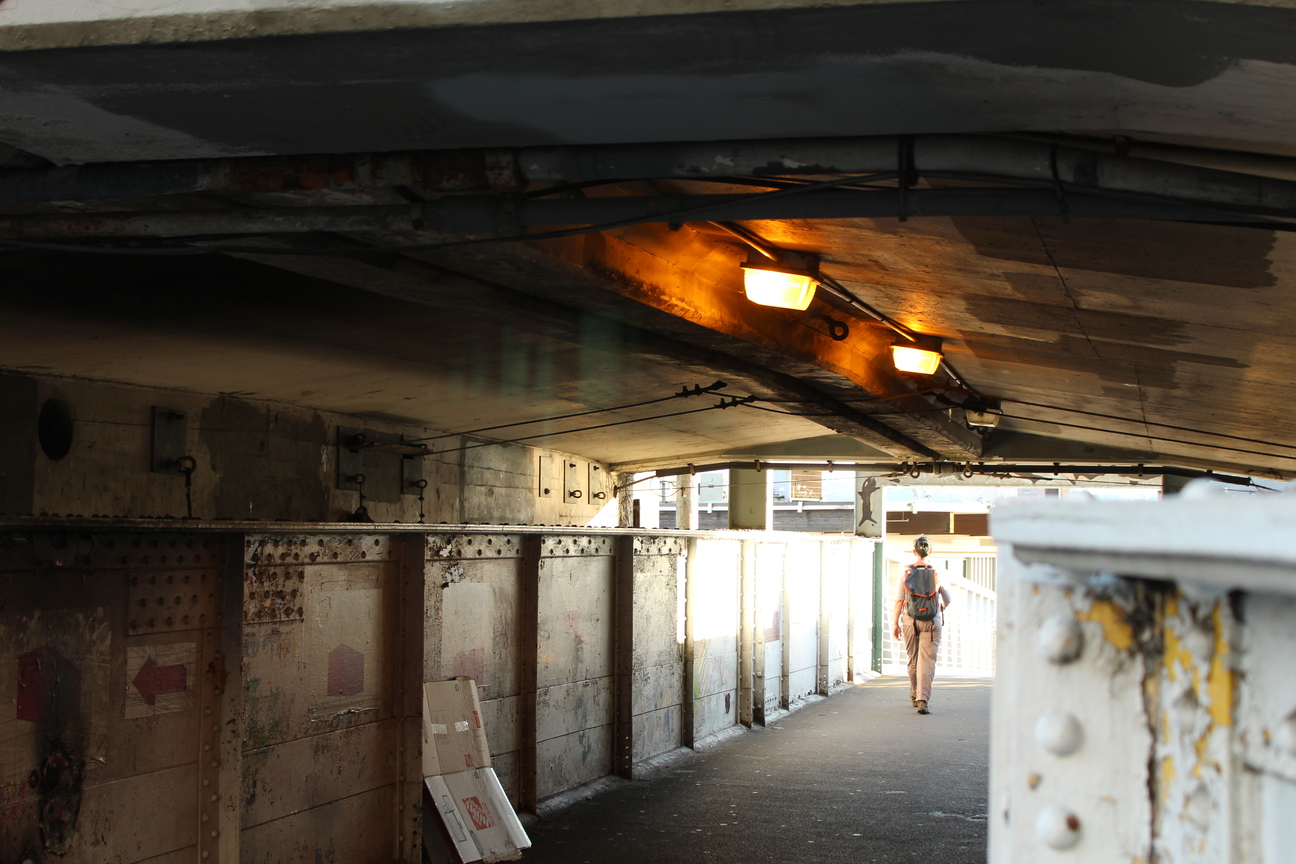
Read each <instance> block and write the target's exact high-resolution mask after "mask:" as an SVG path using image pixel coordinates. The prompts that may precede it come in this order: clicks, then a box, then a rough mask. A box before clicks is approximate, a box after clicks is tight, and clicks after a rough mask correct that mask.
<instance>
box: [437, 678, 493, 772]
mask: <svg viewBox="0 0 1296 864" xmlns="http://www.w3.org/2000/svg"><path fill="white" fill-rule="evenodd" d="M490 764H491V761H490V747H489V746H488V745H487V744H486V730H485V729H483V728H482V720H481V703H480V702H479V701H478V700H477V683H476V682H475V681H473V679H471V678H455V679H454V680H452V681H433V682H431V683H428V684H424V685H423V776H424V777H430V776H434V775H437V774H453V773H456V772H462V771H471V770H473V769H476V768H489V767H490Z"/></svg>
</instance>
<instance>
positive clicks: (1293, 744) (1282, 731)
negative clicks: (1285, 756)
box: [1274, 712, 1296, 756]
mask: <svg viewBox="0 0 1296 864" xmlns="http://www.w3.org/2000/svg"><path fill="white" fill-rule="evenodd" d="M1274 739H1275V742H1276V743H1277V744H1278V746H1279V747H1281V748H1282V749H1284V750H1286V751H1287V752H1288V753H1290V754H1291V755H1293V756H1296V712H1293V713H1292V714H1291V715H1289V716H1288V717H1287V719H1286V720H1284V721H1282V723H1280V724H1279V726H1278V733H1277V734H1276V735H1275V736H1274Z"/></svg>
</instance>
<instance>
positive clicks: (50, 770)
mask: <svg viewBox="0 0 1296 864" xmlns="http://www.w3.org/2000/svg"><path fill="white" fill-rule="evenodd" d="M17 701H18V719H19V720H26V721H27V722H30V723H35V724H36V725H37V727H38V729H39V739H38V740H39V741H40V750H39V755H38V758H37V763H36V767H35V768H34V769H32V772H31V776H30V777H29V778H28V784H29V785H30V786H31V787H32V788H33V789H35V790H36V793H37V795H38V796H39V802H38V805H37V806H38V813H39V822H40V831H41V839H42V840H43V841H44V843H45V848H46V849H48V850H49V851H50V852H53V853H54V854H55V855H65V854H67V852H68V850H69V849H71V847H72V841H73V839H74V838H75V837H76V821H77V814H78V813H79V812H80V810H81V786H82V783H83V782H84V780H85V750H84V739H85V730H84V728H83V725H82V722H81V670H80V668H79V667H78V666H77V665H76V664H75V663H73V662H72V661H70V660H68V659H67V658H66V657H64V656H63V655H62V654H60V653H59V652H58V651H56V650H54V649H53V648H50V647H49V646H42V647H40V648H37V649H36V650H34V651H28V652H27V653H25V654H22V655H20V656H19V657H18V700H17Z"/></svg>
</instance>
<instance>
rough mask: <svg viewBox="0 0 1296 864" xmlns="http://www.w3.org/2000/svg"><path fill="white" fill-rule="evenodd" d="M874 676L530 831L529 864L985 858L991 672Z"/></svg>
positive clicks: (960, 863)
mask: <svg viewBox="0 0 1296 864" xmlns="http://www.w3.org/2000/svg"><path fill="white" fill-rule="evenodd" d="M931 710H932V713H931V714H930V715H928V716H925V717H923V716H919V715H918V714H916V713H915V712H914V710H913V708H911V707H910V705H909V692H908V681H907V680H906V679H904V678H899V677H886V678H879V679H877V680H875V681H872V682H870V683H868V684H861V685H859V686H856V687H851V688H848V689H847V690H845V691H843V692H841V693H838V694H837V695H834V696H832V697H830V698H828V699H823V700H820V701H816V702H814V703H812V704H810V705H808V706H806V707H804V708H802V709H801V710H800V711H797V712H794V713H792V714H789V715H787V716H785V717H783V718H782V719H781V720H777V721H775V722H774V723H772V724H771V725H770V726H769V727H767V728H765V729H760V728H758V729H756V730H754V731H752V732H750V733H747V734H743V735H740V736H738V737H736V738H733V739H730V740H728V741H725V742H723V743H721V744H719V745H717V746H716V747H713V748H711V749H707V750H703V751H701V752H699V753H697V754H696V755H693V756H690V757H688V758H686V759H684V760H683V761H681V762H678V763H675V764H674V765H672V766H670V767H668V768H664V769H662V770H660V771H657V772H655V773H654V774H652V775H651V776H649V777H648V778H646V779H643V780H634V781H626V782H625V783H623V784H621V785H620V786H618V787H617V788H615V789H613V790H612V791H609V792H606V793H604V794H602V795H598V796H596V797H594V798H591V799H590V800H588V801H584V802H581V803H580V804H577V805H575V806H573V807H570V808H568V809H566V810H564V811H561V812H559V813H557V814H555V815H553V816H551V817H549V818H547V819H545V820H543V821H541V822H539V823H538V824H536V825H535V826H534V827H533V828H532V830H531V832H530V833H531V839H532V841H533V843H534V844H535V846H534V848H533V849H531V850H529V851H528V852H527V853H526V854H525V856H524V859H523V860H524V861H526V862H528V864H558V862H562V864H606V862H613V864H675V862H690V864H691V862H704V864H705V862H715V864H746V862H757V861H774V862H787V864H791V862H841V864H847V862H851V864H855V862H862V864H870V862H878V864H881V862H908V861H922V862H933V864H937V862H938V864H974V862H975V864H984V862H985V860H986V811H987V805H986V801H987V788H988V783H987V772H988V766H989V762H988V760H989V737H990V722H989V721H990V681H989V680H987V679H980V678H973V679H959V678H947V679H943V680H941V679H937V681H936V684H935V687H934V689H933V691H932V702H931Z"/></svg>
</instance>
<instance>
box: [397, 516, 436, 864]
mask: <svg viewBox="0 0 1296 864" xmlns="http://www.w3.org/2000/svg"><path fill="white" fill-rule="evenodd" d="M397 549H398V550H399V551H398V555H399V560H400V582H399V587H398V591H399V592H400V601H399V603H398V604H397V611H396V614H397V616H398V621H397V627H396V652H397V653H396V698H395V703H396V704H395V714H396V721H397V733H396V734H397V742H396V746H397V761H396V766H397V776H396V798H397V801H396V808H395V810H396V812H395V820H394V821H395V825H394V826H393V827H394V829H395V835H396V836H395V837H394V838H393V841H394V842H393V848H395V849H396V850H397V852H398V853H399V854H400V855H401V856H402V857H403V858H404V860H406V861H417V860H419V856H420V855H421V854H422V849H423V621H424V615H423V608H424V597H425V592H424V570H425V568H426V562H427V553H428V535H427V534H424V533H417V534H409V535H407V536H405V537H402V538H399V541H398V543H397Z"/></svg>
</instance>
